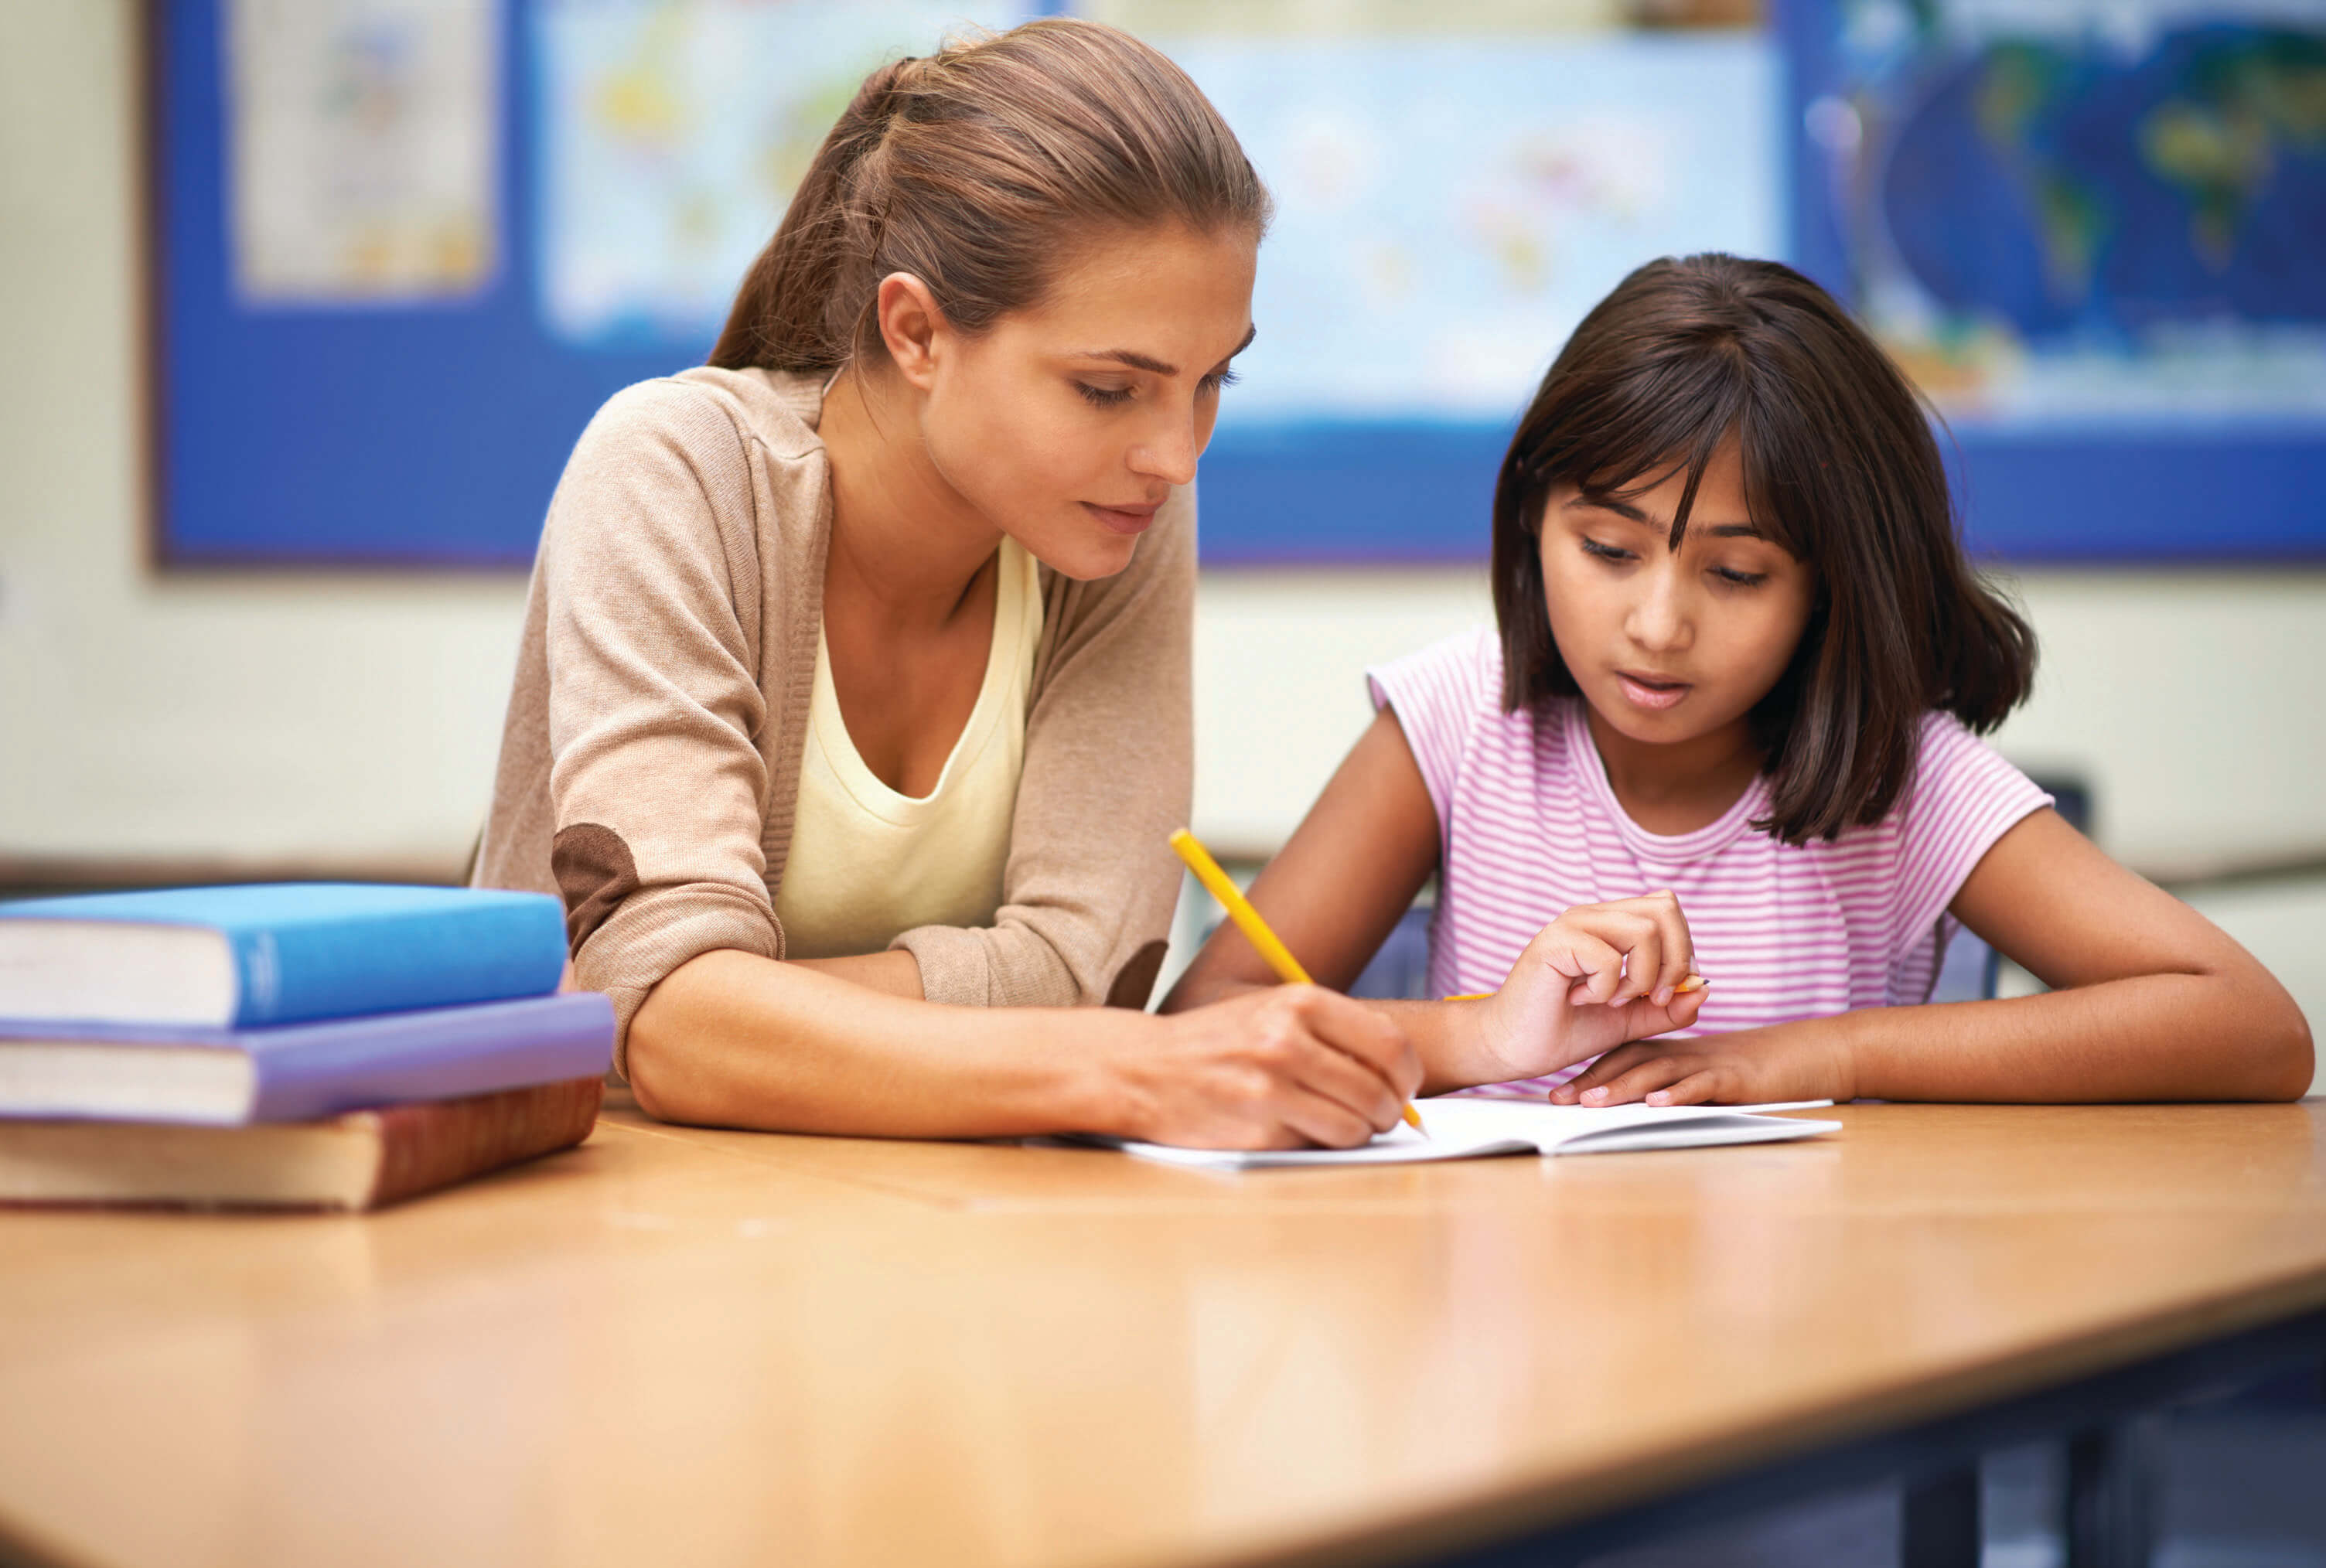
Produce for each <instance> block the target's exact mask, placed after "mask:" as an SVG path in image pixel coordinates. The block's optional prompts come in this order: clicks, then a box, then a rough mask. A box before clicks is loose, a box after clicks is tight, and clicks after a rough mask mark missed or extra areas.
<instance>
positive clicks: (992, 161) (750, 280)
mask: <svg viewBox="0 0 2326 1568" xmlns="http://www.w3.org/2000/svg"><path fill="white" fill-rule="evenodd" d="M1268 216H1269V200H1268V193H1267V191H1266V190H1263V189H1262V187H1261V183H1260V179H1259V176H1257V175H1256V174H1254V173H1253V172H1252V168H1251V162H1249V161H1248V160H1247V159H1246V158H1245V157H1244V155H1243V150H1242V147H1240V146H1239V145H1238V144H1237V143H1236V139H1235V134H1234V133H1233V132H1232V131H1230V130H1229V129H1228V127H1227V122H1226V121H1224V120H1223V119H1221V118H1220V116H1219V111H1218V110H1217V109H1214V107H1212V104H1211V101H1210V100H1209V99H1208V98H1206V97H1204V95H1203V92H1202V90H1201V89H1200V88H1197V87H1196V84H1195V83H1194V82H1192V81H1190V80H1189V79H1187V76H1186V73H1185V72H1183V71H1182V70H1180V69H1179V68H1178V67H1177V66H1176V65H1173V64H1172V63H1171V62H1170V61H1169V60H1167V59H1165V58H1164V57H1163V56H1162V55H1161V54H1159V53H1158V52H1157V51H1155V50H1153V49H1151V48H1149V46H1148V45H1146V44H1144V43H1141V42H1139V41H1138V40H1137V39H1135V38H1133V37H1131V36H1130V34H1129V33H1127V32H1118V31H1117V30H1115V29H1114V28H1112V27H1107V26H1104V25H1103V24H1101V23H1094V22H1079V21H1074V20H1071V19H1067V18H1061V17H1049V18H1044V19H1041V20H1039V21H1035V22H1028V23H1025V24H1024V25H1023V26H1019V27H1015V28H1012V29H1011V30H1010V31H1009V32H1003V33H998V34H995V35H992V36H991V37H985V38H980V39H976V40H972V41H968V42H951V43H948V44H947V45H946V46H945V47H944V49H942V50H941V51H938V52H937V53H935V54H934V55H931V56H929V57H927V58H926V59H923V60H898V61H896V62H895V63H894V64H891V65H885V66H883V67H881V68H880V69H879V70H876V71H874V72H873V73H872V74H871V75H870V76H869V77H867V78H865V79H864V85H863V86H862V87H861V88H859V89H858V90H857V94H856V97H855V100H854V101H853V102H851V104H850V105H849V106H848V109H847V112H845V113H844V114H842V116H840V120H839V123H838V124H837V125H833V128H832V134H831V135H829V136H826V137H825V138H824V141H823V146H822V148H820V149H819V150H818V151H817V153H816V155H815V159H814V162H812V163H811V164H810V165H809V166H808V171H807V174H806V177H805V178H804V179H803V180H802V181H800V187H799V190H798V191H797V192H796V193H795V194H794V196H793V197H792V204H791V207H790V209H789V210H787V211H786V213H785V214H784V220H783V223H782V224H781V225H780V226H779V227H777V230H776V235H775V237H774V238H773V239H771V240H769V241H768V247H767V249H765V250H763V251H761V252H760V253H759V256H758V260H757V261H755V262H753V263H752V264H751V270H750V272H749V274H746V275H745V277H744V280H743V286H742V289H741V290H740V292H738V294H737V295H736V298H735V306H734V309H733V311H731V312H730V314H729V316H728V318H727V326H726V329H725V330H724V331H722V332H721V333H720V335H719V342H718V345H717V346H716V347H715V348H712V351H711V363H712V365H715V366H721V367H722V368H725V369H729V370H740V369H741V368H743V367H745V366H762V367H764V368H767V369H770V370H801V371H826V370H834V369H837V368H839V367H840V366H842V365H845V364H846V363H848V362H849V360H850V359H851V358H852V357H855V356H856V355H858V354H860V353H868V352H869V351H870V350H871V349H872V348H874V347H875V346H877V345H878V344H879V329H878V324H877V321H876V320H875V316H874V304H875V302H876V299H877V296H878V292H879V285H880V280H881V279H882V278H884V277H887V276H888V275H889V274H891V273H898V272H902V273H910V274H912V275H913V276H915V277H917V278H919V279H920V280H921V281H922V282H923V283H926V284H927V285H928V289H929V292H930V293H931V294H932V295H934V296H935V299H936V302H937V304H938V306H939V308H940V309H942V310H943V311H944V313H945V320H947V321H948V322H949V323H950V324H952V325H953V326H954V327H955V328H957V329H960V330H962V331H964V332H972V333H974V332H980V331H982V330H984V329H987V328H989V327H991V325H992V324H993V323H994V321H995V320H998V319H999V318H1000V317H1001V316H1003V315H1006V314H1008V313H1009V311H1015V310H1018V309H1020V308H1021V307H1024V306H1026V305H1029V304H1032V303H1034V302H1037V301H1038V300H1040V298H1041V297H1042V295H1043V293H1044V292H1045V291H1046V290H1047V288H1048V286H1049V284H1050V283H1051V281H1052V279H1053V277H1054V276H1055V274H1056V268H1057V266H1058V265H1059V264H1060V263H1061V262H1062V260H1065V259H1067V258H1070V257H1071V256H1073V255H1075V251H1076V249H1077V247H1078V245H1079V244H1080V243H1082V242H1084V241H1086V240H1087V239H1088V237H1089V232H1090V230H1091V228H1092V227H1093V225H1104V224H1109V223H1112V224H1118V225H1121V226H1123V227H1145V226H1148V225H1151V224H1154V223H1157V222H1159V221H1175V220H1176V221H1177V222H1180V223H1184V224H1186V226H1187V227H1190V228H1193V229H1195V230H1196V231H1197V232H1199V233H1206V234H1208V233H1213V232H1216V231H1218V230H1220V229H1223V228H1225V227H1230V226H1236V227H1245V228H1249V229H1251V231H1252V233H1253V235H1254V237H1258V235H1259V233H1260V232H1261V230H1262V229H1264V228H1265V227H1267V224H1268Z"/></svg>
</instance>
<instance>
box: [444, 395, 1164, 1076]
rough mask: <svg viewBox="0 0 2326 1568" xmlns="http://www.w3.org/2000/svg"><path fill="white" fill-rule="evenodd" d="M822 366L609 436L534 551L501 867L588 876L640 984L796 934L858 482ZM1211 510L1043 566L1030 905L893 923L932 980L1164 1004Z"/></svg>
mask: <svg viewBox="0 0 2326 1568" xmlns="http://www.w3.org/2000/svg"><path fill="white" fill-rule="evenodd" d="M822 409H823V394H822V391H821V388H820V385H819V384H818V383H817V382H816V381H815V380H814V379H813V378H811V377H807V376H787V375H779V374H774V373H769V372H765V371H758V370H746V371H726V370H715V369H709V368H704V369H697V370H690V371H687V372H685V373H684V375H680V376H672V377H670V378H668V379H665V380H660V381H648V382H642V383H640V384H639V385H636V386H632V387H630V388H628V389H627V390H626V391H623V392H621V393H619V394H616V395H615V396H614V397H613V399H612V400H611V401H609V403H608V404H606V406H605V407H604V408H603V409H601V410H600V412H599V413H598V416H597V417H596V418H595V419H593V420H591V422H590V426H589V428H588V429H587V430H585V431H582V434H581V441H580V442H579V443H578V444H577V445H576V446H575V447H574V450H573V456H572V459H570V460H569V461H568V462H567V464H566V466H565V473H564V477H563V478H562V479H561V480H560V481H559V482H558V486H557V492H556V495H555V496H554V498H553V499H552V500H551V502H550V506H549V519H548V523H547V524H546V526H545V528H544V531H543V534H542V541H541V550H540V553H539V555H538V557H537V558H536V560H535V564H534V571H533V584H532V589H531V592H530V593H529V595H528V597H527V599H526V617H525V632H524V638H523V642H522V645H520V647H519V650H518V655H517V669H516V686H515V689H514V691H512V692H511V693H510V697H509V708H508V719H507V726H506V728H505V729H504V732H503V734H502V738H501V754H500V766H499V770H498V775H497V776H496V778H495V780H494V784H493V804H492V813H491V816H490V818H489V819H488V822H487V824H486V828H485V835H484V840H483V843H482V845H481V846H480V847H479V851H478V858H477V867H476V870H475V874H474V877H473V880H474V881H475V882H476V884H477V885H478V886H487V887H518V888H531V889H536V890H539V891H542V892H554V893H560V894H562V895H563V898H564V901H565V908H566V927H567V933H568V936H569V938H570V941H571V942H572V951H573V960H574V972H575V977H576V979H577V980H578V982H579V983H580V984H581V986H582V987H584V988H588V989H591V990H600V991H604V992H606V993H607V994H608V995H609V996H610V997H612V998H613V1000H614V1010H615V1016H616V1018H617V1020H618V1021H619V1029H620V1031H621V1033H620V1035H619V1036H618V1041H617V1044H616V1048H615V1062H616V1064H617V1066H618V1067H619V1066H620V1065H621V1063H622V1062H623V1044H624V1043H625V1042H626V1041H627V1038H628V1030H629V1022H630V1019H631V1017H632V1016H633V1015H635V1014H636V1013H637V1009H638V1007H639V1005H640V1004H641V1003H642V1002H644V1001H645V999H646V995H647V991H649V990H651V989H652V988H654V987H655V986H656V984H657V983H659V982H660V981H661V979H663V977H664V976H665V975H667V974H669V973H670V972H671V971H672V970H675V969H677V968H678V967H679V966H680V965H681V964H683V963H684V962H686V961H687V960H689V959H691V958H693V957H695V956H696V955H697V954H700V953H704V952H709V951H714V950H716V949H721V948H736V949H740V950H741V951H745V952H755V953H759V954H762V955H764V956H766V957H768V958H778V959H779V958H781V957H783V955H784V932H783V928H782V926H781V925H780V924H779V923H777V919H776V914H775V908H774V904H773V901H772V890H773V889H775V888H776V887H777V886H780V884H781V883H782V880H783V875H784V861H785V857H786V854H787V852H788V851H789V849H790V848H791V830H792V811H793V806H794V803H795V801H796V800H797V798H798V794H799V768H800V748H801V743H802V738H803V737H804V735H805V729H806V726H807V716H808V698H809V694H810V691H811V690H812V688H813V685H814V673H815V651H816V638H817V633H818V630H819V627H820V626H821V622H822V617H823V569H824V552H825V547H826V545H827V543H828V542H829V541H830V538H831V533H832V487H831V478H830V469H829V467H828V464H827V461H826V459H825V455H824V449H823V441H821V440H820V439H818V437H817V435H816V421H817V418H818V416H819V414H820V413H822ZM1195 571H1196V527H1195V507H1194V502H1193V498H1192V496H1191V495H1189V494H1188V493H1187V492H1185V491H1182V492H1179V493H1177V494H1175V495H1174V496H1173V497H1172V498H1171V501H1170V502H1169V503H1168V505H1167V506H1165V507H1164V509H1163V511H1162V512H1160V513H1159V514H1158V515H1157V518H1156V523H1155V526H1154V527H1153V529H1151V530H1150V531H1149V533H1148V534H1147V536H1146V537H1145V538H1144V539H1142V540H1141V541H1140V544H1139V549H1138V552H1137V554H1136V555H1135V556H1134V557H1133V558H1132V561H1131V564H1130V567H1129V568H1127V569H1126V570H1125V571H1122V572H1121V573H1120V574H1119V575H1117V576H1115V577H1112V578H1107V579H1103V580H1099V581H1095V582H1076V581H1075V580H1072V579H1069V578H1065V577H1063V576H1060V575H1059V574H1057V573H1056V572H1054V571H1050V569H1049V568H1047V567H1044V568H1043V569H1042V573H1041V577H1042V616H1043V619H1042V640H1041V644H1040V646H1039V648H1038V650H1037V653H1036V655H1035V663H1034V684H1033V690H1032V692H1031V695H1030V698H1029V702H1030V708H1029V710H1028V716H1027V725H1026V762H1025V772H1024V774H1023V775H1022V776H1021V778H1020V780H1019V786H1018V804H1017V812H1016V816H1015V818H1014V819H1013V821H1012V825H1011V837H1010V846H1009V864H1008V867H1007V868H1006V870H1005V871H1004V873H1003V878H1002V886H1003V903H1002V906H1001V908H1000V910H999V911H998V912H997V913H996V914H995V915H994V919H993V923H992V924H991V926H984V927H979V928H977V929H974V930H962V929H957V928H954V927H947V926H922V927H919V928H917V929H916V930H913V931H908V932H904V933H903V934H902V935H900V936H898V938H897V939H896V941H895V942H894V943H892V944H891V945H892V946H895V947H901V948H904V949H906V950H907V951H910V952H911V953H912V955H913V957H914V958H915V959H916V960H917V961H918V962H919V965H920V970H921V987H922V989H923V991H924V992H925V993H926V995H927V996H928V997H929V998H930V999H931V1000H932V1001H938V1002H954V1003H966V1004H969V1005H972V1006H987V1007H1000V1006H1026V1005H1036V1006H1064V1005H1068V1004H1073V1003H1094V1002H1104V1003H1111V1004H1113V1005H1116V1006H1122V1007H1141V1006H1144V1005H1145V1003H1146V1001H1147V998H1148V993H1149V991H1150V990H1152V989H1153V988H1154V984H1155V977H1156V974H1157V971H1158V970H1159V969H1160V967H1161V965H1162V961H1163V939H1164V937H1165V935H1166V934H1167V932H1168V929H1169V926H1170V921H1171V910H1172V905H1173V904H1174V902H1175V901H1176V899H1177V894H1178V887H1179V874H1178V864H1177V861H1176V860H1175V859H1174V858H1173V857H1172V854H1171V850H1170V849H1169V847H1168V843H1167V839H1168V835H1169V833H1170V831H1171V830H1172V829H1173V828H1175V827H1177V826H1179V825H1181V824H1182V823H1183V822H1184V821H1186V814H1187V803H1188V795H1189V793H1190V791H1191V789H1192V776H1191V775H1192V772H1193V763H1192V756H1193V752H1194V736H1193V728H1192V720H1191V717H1190V697H1189V669H1188V666H1189V630H1190V621H1191V619H1192V617H1193V613H1194V601H1195Z"/></svg>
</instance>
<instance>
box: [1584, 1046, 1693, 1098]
mask: <svg viewBox="0 0 2326 1568" xmlns="http://www.w3.org/2000/svg"><path fill="white" fill-rule="evenodd" d="M1703 1066H1704V1061H1703V1058H1701V1057H1697V1056H1658V1057H1655V1058H1653V1059H1652V1060H1651V1061H1647V1062H1641V1063H1640V1064H1639V1065H1638V1066H1637V1067H1634V1068H1632V1069H1631V1070H1630V1071H1628V1072H1624V1073H1622V1074H1620V1075H1618V1076H1617V1077H1616V1078H1615V1079H1614V1081H1612V1082H1608V1083H1603V1084H1600V1085H1598V1086H1597V1087H1596V1088H1592V1089H1586V1090H1584V1091H1583V1103H1584V1104H1585V1105H1588V1106H1603V1105H1629V1104H1631V1103H1632V1102H1633V1100H1635V1099H1646V1098H1647V1097H1648V1096H1649V1095H1651V1094H1653V1093H1654V1092H1655V1091H1656V1090H1660V1089H1669V1088H1670V1087H1671V1086H1672V1085H1673V1084H1675V1083H1678V1082H1679V1081H1680V1080H1681V1079H1683V1078H1686V1077H1688V1076H1689V1075H1690V1074H1691V1073H1694V1072H1698V1071H1700V1070H1701V1069H1702V1068H1703Z"/></svg>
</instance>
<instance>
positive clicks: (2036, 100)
mask: <svg viewBox="0 0 2326 1568" xmlns="http://www.w3.org/2000/svg"><path fill="white" fill-rule="evenodd" d="M1817 12H1818V14H1819V23H1820V25H1821V26H1822V27H1824V28H1825V29H1826V30H1827V31H1826V32H1825V35H1824V36H1822V37H1818V38H1813V39H1810V40H1809V41H1808V43H1807V47H1806V48H1805V49H1804V50H1802V51H1800V62H1801V63H1802V64H1803V65H1804V66H1805V67H1806V69H1807V70H1808V71H1809V72H1810V74H1811V76H1812V78H1813V80H1812V82H1811V83H1810V87H1809V89H1808V92H1807V94H1806V95H1805V96H1806V97H1808V102H1807V105H1806V113H1805V115H1804V125H1805V130H1806V133H1807V136H1808V139H1809V142H1810V147H1811V153H1810V161H1809V162H1810V176H1811V178H1810V181H1808V185H1809V188H1808V189H1807V190H1804V191H1802V192H1801V195H1802V196H1803V197H1804V198H1806V199H1807V200H1808V205H1809V207H1810V213H1809V216H1810V219H1811V225H1810V233H1809V238H1810V241H1811V242H1812V243H1818V242H1823V243H1828V244H1831V245H1833V246H1837V247H1838V252H1839V255H1840V256H1841V258H1842V262H1843V265H1844V266H1845V268H1846V270H1847V274H1848V277H1847V281H1848V283H1849V285H1850V287H1851V290H1852V292H1853V293H1854V296H1855V301H1856V305H1857V307H1858V309H1859V311H1861V313H1862V314H1863V316H1864V317H1865V320H1867V321H1868V322H1869V324H1870V325H1872V326H1873V327H1874V329H1875V331H1876V332H1877V333H1878V335H1879V336H1880V337H1881V338H1882V339H1883V340H1884V343H1885V345H1886V346H1887V347H1888V348H1890V350H1891V351H1892V353H1893V354H1894V355H1895V356H1896V357H1898V358H1899V359H1900V361H1901V362H1902V363H1903V364H1904V365H1905V366H1906V367H1907V369H1908V370H1909V372H1910V374H1912V376H1913V377H1914V379H1915V380H1916V381H1917V382H1918V383H1919V384H1920V385H1921V386H1922V388H1923V389H1924V390H1925V391H1926V392H1928V393H1929V394H1931V397H1932V398H1933V399H1934V401H1935V402H1936V403H1937V404H1938V406H1939V407H1940V410H1941V412H1942V413H1945V414H1946V415H1947V416H1948V418H1949V421H1950V422H1953V423H1954V424H1955V425H1956V426H1957V428H1958V429H1963V430H1972V431H1975V430H1977V429H1979V428H1982V427H1986V428H1995V429H2002V430H2014V431H2041V430H2044V429H2067V428H2073V429H2079V430H2112V431H2118V432H2122V433H2126V434H2131V433H2136V432H2138V431H2143V430H2152V431H2163V430H2169V431H2175V432H2182V433H2185V432H2187V431H2190V430H2191V429H2203V428H2208V427H2217V428H2224V429H2228V428H2236V427H2240V426H2245V427H2253V426H2266V427H2270V428H2275V429H2278V430H2281V431H2283V430H2286V429H2288V428H2289V427H2291V428H2292V429H2294V430H2297V431H2298V430H2300V429H2303V428H2311V429H2313V430H2315V431H2319V432H2321V433H2326V259H2321V255H2326V252H2321V246H2326V5H2318V4H2316V3H2315V0H2284V3H2280V4H2269V3H2267V0H2262V3H2254V0H2247V3H2246V4H2240V5H2222V4H2219V0H2213V3H2210V4H2203V3H2191V0H2106V3H2105V4H2102V3H2099V0H2043V3H2030V0H2013V3H2011V4H2003V3H2000V0H1839V3H1838V4H1837V5H1831V6H1829V7H1826V6H1820V7H1818V8H1817ZM1819 77H1821V78H1822V79H1815V78H1819Z"/></svg>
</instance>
